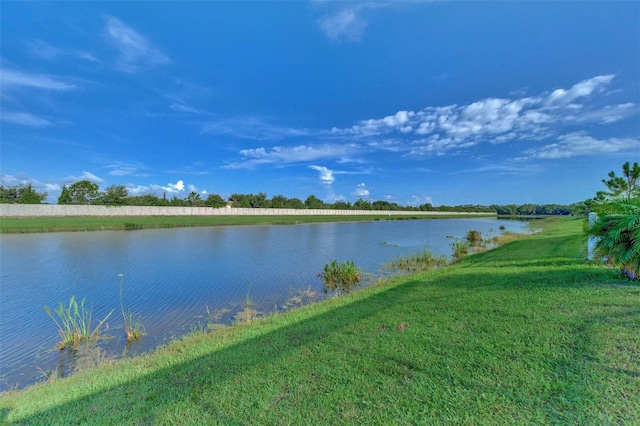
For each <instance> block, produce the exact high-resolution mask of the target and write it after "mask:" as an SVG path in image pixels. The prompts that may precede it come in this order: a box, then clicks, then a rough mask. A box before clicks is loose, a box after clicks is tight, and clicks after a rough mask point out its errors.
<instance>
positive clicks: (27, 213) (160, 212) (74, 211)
mask: <svg viewBox="0 0 640 426" xmlns="http://www.w3.org/2000/svg"><path fill="white" fill-rule="evenodd" d="M386 214H389V215H391V214H393V215H411V216H419V215H426V214H428V215H456V214H464V215H468V214H469V213H448V212H419V211H383V210H324V209H320V210H315V209H244V208H237V209H236V208H227V207H222V208H212V207H146V206H120V207H107V206H76V205H62V204H0V217H2V216H4V217H42V216H307V215H309V216H312V215H317V216H354V215H386ZM471 214H474V213H471ZM475 214H479V215H485V216H486V215H488V214H490V213H475Z"/></svg>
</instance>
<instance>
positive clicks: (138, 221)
mask: <svg viewBox="0 0 640 426" xmlns="http://www.w3.org/2000/svg"><path fill="white" fill-rule="evenodd" d="M487 216H490V217H495V215H491V214H488V215H487ZM448 217H456V218H463V217H465V215H464V214H460V215H456V216H453V215H452V216H447V215H439V216H436V215H429V214H417V215H415V216H402V215H395V216H394V215H371V216H368V215H367V216H358V215H354V216H348V215H345V216H323V215H317V216H131V217H129V216H122V217H108V216H100V217H88V216H60V217H2V218H0V233H3V234H20V233H36V232H69V231H107V230H109V231H115V230H127V231H134V230H139V229H153V228H179V227H193V226H228V225H297V224H302V223H319V222H354V221H364V220H414V219H428V218H438V219H446V218H448ZM467 217H482V215H473V216H471V215H469V216H467Z"/></svg>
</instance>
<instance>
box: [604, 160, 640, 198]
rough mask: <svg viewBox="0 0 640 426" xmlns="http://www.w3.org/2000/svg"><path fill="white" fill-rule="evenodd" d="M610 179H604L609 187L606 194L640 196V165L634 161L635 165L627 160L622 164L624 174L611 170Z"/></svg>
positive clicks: (628, 196) (629, 196)
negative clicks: (639, 180) (618, 174)
mask: <svg viewBox="0 0 640 426" xmlns="http://www.w3.org/2000/svg"><path fill="white" fill-rule="evenodd" d="M608 176H609V179H606V180H605V179H602V183H604V184H605V185H606V186H607V188H608V189H609V192H608V193H605V194H606V195H609V196H611V197H618V196H623V197H625V198H627V199H629V198H631V197H632V196H640V187H639V186H638V179H640V166H639V165H638V163H633V166H632V165H631V164H630V163H629V162H628V161H627V162H626V163H624V164H623V165H622V176H616V174H615V172H614V171H610V172H609V174H608Z"/></svg>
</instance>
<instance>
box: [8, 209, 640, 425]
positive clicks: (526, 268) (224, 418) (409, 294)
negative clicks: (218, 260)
mask: <svg viewBox="0 0 640 426" xmlns="http://www.w3.org/2000/svg"><path fill="white" fill-rule="evenodd" d="M539 223H540V224H541V225H543V226H544V230H543V231H542V232H540V233H536V234H534V235H531V236H527V237H523V238H522V239H518V240H516V241H512V242H510V243H508V244H505V245H503V246H501V247H499V248H497V249H494V250H492V251H489V252H486V253H482V254H476V255H472V256H469V257H466V258H464V259H463V260H462V261H461V262H459V263H457V264H455V265H453V266H451V267H447V268H442V269H439V270H436V271H432V272H427V273H420V274H416V275H410V276H404V277H399V278H394V279H391V280H389V281H387V282H384V283H379V284H377V285H374V286H372V287H368V288H366V289H363V290H361V291H358V292H355V293H352V294H349V295H346V296H343V297H339V298H331V299H329V300H326V301H324V302H321V303H318V304H315V305H311V306H306V307H303V308H300V309H297V310H294V311H291V312H289V313H286V314H282V315H275V316H272V317H268V318H262V319H258V320H256V321H254V322H253V323H251V324H246V325H243V324H241V325H237V326H233V327H230V328H227V329H224V330H219V331H216V332H213V333H210V334H203V333H197V334H194V335H191V336H189V337H186V338H184V339H182V340H180V341H177V342H174V343H172V344H170V345H168V346H166V347H163V348H159V349H158V350H156V351H155V352H154V353H152V354H148V355H143V356H139V357H136V358H132V359H126V360H120V361H115V362H106V363H105V365H103V366H102V367H100V368H97V369H91V370H87V371H84V372H81V373H78V374H75V375H73V376H71V377H69V378H65V379H55V380H53V381H51V382H47V383H41V384H38V385H35V386H32V387H30V388H27V389H24V390H20V391H11V392H5V393H4V394H2V395H0V420H2V421H4V422H5V423H8V424H14V423H15V424H38V425H41V424H65V425H66V424H105V425H111V424H221V425H222V424H224V425H230V424H269V425H275V424H313V425H323V424H491V425H501V424H504V425H513V424H640V333H639V331H638V330H640V286H638V284H637V283H633V282H630V281H626V280H624V279H622V278H621V277H620V276H619V274H618V273H616V272H614V271H611V270H608V269H605V268H604V267H602V266H598V265H591V264H588V263H587V262H585V257H586V239H585V237H584V236H583V223H584V220H583V219H576V218H551V219H547V220H544V221H540V222H539Z"/></svg>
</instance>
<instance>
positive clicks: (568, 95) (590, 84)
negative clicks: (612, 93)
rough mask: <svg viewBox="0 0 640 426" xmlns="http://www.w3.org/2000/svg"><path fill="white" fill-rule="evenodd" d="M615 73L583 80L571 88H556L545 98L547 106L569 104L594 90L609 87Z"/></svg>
mask: <svg viewBox="0 0 640 426" xmlns="http://www.w3.org/2000/svg"><path fill="white" fill-rule="evenodd" d="M613 77H614V76H613V75H599V76H597V77H593V78H591V79H588V80H584V81H581V82H580V83H577V84H575V85H573V87H571V89H568V90H565V89H556V90H554V91H553V92H551V94H550V95H549V96H548V97H547V98H546V99H545V102H544V103H545V105H547V106H561V105H567V104H570V103H571V102H573V101H574V100H576V99H578V98H581V97H586V96H589V95H591V94H592V93H593V92H600V91H602V90H604V88H605V87H607V86H608V85H609V84H610V83H611V80H613Z"/></svg>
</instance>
